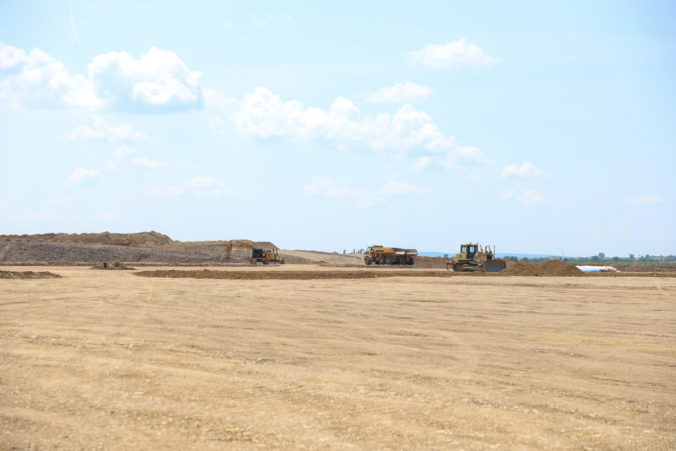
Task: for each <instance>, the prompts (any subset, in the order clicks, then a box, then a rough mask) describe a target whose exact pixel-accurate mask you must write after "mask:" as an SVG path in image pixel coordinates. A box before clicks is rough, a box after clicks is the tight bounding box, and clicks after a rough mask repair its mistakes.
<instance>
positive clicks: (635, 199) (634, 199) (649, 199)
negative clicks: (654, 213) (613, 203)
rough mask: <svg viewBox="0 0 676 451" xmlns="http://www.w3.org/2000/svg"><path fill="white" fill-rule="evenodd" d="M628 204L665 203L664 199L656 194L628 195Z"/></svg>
mask: <svg viewBox="0 0 676 451" xmlns="http://www.w3.org/2000/svg"><path fill="white" fill-rule="evenodd" d="M627 202H629V203H630V204H665V203H667V201H666V200H664V199H662V198H660V197H657V196H648V197H630V198H628V199H627Z"/></svg>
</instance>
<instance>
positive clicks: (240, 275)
mask: <svg viewBox="0 0 676 451" xmlns="http://www.w3.org/2000/svg"><path fill="white" fill-rule="evenodd" d="M135 275H137V276H142V277H175V278H193V279H242V280H264V279H270V280H284V279H295V280H310V279H377V278H378V277H450V276H452V275H453V274H452V273H449V272H447V271H424V272H423V271H415V272H414V271H405V270H403V271H401V270H400V271H397V270H395V269H392V270H389V271H388V270H383V271H331V270H324V271H322V270H307V271H298V270H292V271H266V270H258V271H232V270H229V271H222V270H221V271H212V270H208V269H202V270H197V271H196V270H175V269H170V270H155V271H141V272H138V273H136V274H135Z"/></svg>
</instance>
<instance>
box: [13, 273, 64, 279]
mask: <svg viewBox="0 0 676 451" xmlns="http://www.w3.org/2000/svg"><path fill="white" fill-rule="evenodd" d="M59 277H61V276H60V275H58V274H54V273H52V272H49V271H0V279H56V278H59Z"/></svg>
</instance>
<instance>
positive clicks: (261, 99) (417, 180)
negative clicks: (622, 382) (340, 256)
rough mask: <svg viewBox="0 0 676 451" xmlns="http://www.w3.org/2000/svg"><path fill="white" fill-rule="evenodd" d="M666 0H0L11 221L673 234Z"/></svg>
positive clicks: (456, 238) (426, 233)
mask: <svg viewBox="0 0 676 451" xmlns="http://www.w3.org/2000/svg"><path fill="white" fill-rule="evenodd" d="M675 17H676V3H674V2H672V1H645V2H636V1H601V0H599V1H594V2H589V1H565V2H564V1H561V2H539V1H523V2H521V1H515V2H497V1H494V2H484V1H438V2H432V1H420V2H393V1H388V2H384V1H383V2H376V1H373V2H363V1H341V2H313V1H306V2H303V1H294V2H278V1H270V2H255V1H252V2H234V1H233V2H227V1H218V2H217V1H214V2H204V1H194V2H189V3H188V2H178V1H167V0H162V1H145V2H137V1H115V2H91V1H80V0H70V1H66V0H64V1H58V0H53V1H51V0H50V1H46V0H45V1H30V0H28V1H24V0H17V1H14V0H0V192H2V193H3V195H2V196H0V234H24V233H26V234H32V233H49V232H68V233H83V232H102V231H110V232H120V233H125V232H140V231H150V230H155V231H158V232H161V233H165V234H167V235H169V236H170V237H172V238H173V239H177V240H182V241H195V240H224V239H235V238H248V239H253V240H261V241H262V240H265V241H272V242H274V243H275V244H277V245H278V246H279V247H281V248H285V249H314V250H323V251H339V252H342V251H343V250H344V249H345V250H347V251H348V252H350V251H352V250H353V249H359V248H364V247H367V246H369V245H371V244H383V245H389V246H397V247H409V248H417V249H418V250H420V251H439V252H450V253H454V252H455V251H456V250H457V248H458V246H459V244H460V243H463V242H470V241H472V242H480V243H484V244H491V245H495V246H496V248H497V251H498V252H501V253H502V252H507V253H509V252H511V253H551V254H557V255H561V254H563V255H566V256H587V255H596V254H598V253H599V252H604V253H605V254H606V255H607V256H626V255H628V254H630V253H633V254H635V255H645V254H652V255H656V254H664V255H666V254H676V233H674V231H675V230H676V209H675V208H674V203H675V202H676V179H675V177H674V170H675V169H676V156H675V151H676V148H675V144H674V143H675V142H676V139H675V138H676V82H675V80H676V26H674V25H675V24H674V18H675Z"/></svg>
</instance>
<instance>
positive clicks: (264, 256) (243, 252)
mask: <svg viewBox="0 0 676 451" xmlns="http://www.w3.org/2000/svg"><path fill="white" fill-rule="evenodd" d="M233 250H234V252H233ZM233 257H235V258H239V259H243V260H246V261H249V262H251V263H263V264H265V265H267V264H268V263H279V264H281V265H283V264H284V258H283V257H280V256H279V254H278V253H277V249H274V248H270V249H261V248H258V247H256V246H255V245H253V244H251V243H248V242H246V241H235V240H232V241H228V244H227V255H226V259H227V260H228V261H230V260H231V258H233Z"/></svg>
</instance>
